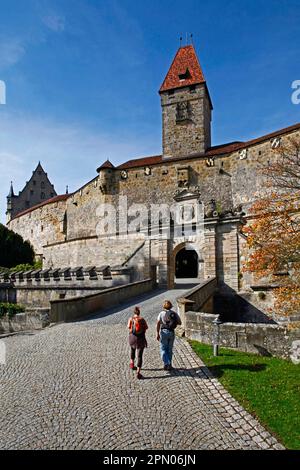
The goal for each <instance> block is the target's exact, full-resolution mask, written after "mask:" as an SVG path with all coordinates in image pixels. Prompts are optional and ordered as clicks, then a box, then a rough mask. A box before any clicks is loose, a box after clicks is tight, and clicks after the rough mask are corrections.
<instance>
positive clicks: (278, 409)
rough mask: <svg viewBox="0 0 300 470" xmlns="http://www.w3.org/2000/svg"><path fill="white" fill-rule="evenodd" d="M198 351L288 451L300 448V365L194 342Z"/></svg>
mask: <svg viewBox="0 0 300 470" xmlns="http://www.w3.org/2000/svg"><path fill="white" fill-rule="evenodd" d="M190 344H191V346H192V347H193V349H194V351H195V352H196V353H197V354H198V356H200V357H201V359H202V360H203V362H205V364H206V365H207V367H208V368H209V369H210V370H211V372H212V373H213V374H214V376H215V377H217V378H218V379H219V381H220V382H221V383H222V384H223V386H224V387H225V388H226V389H227V390H228V391H229V392H230V393H231V395H232V396H233V397H234V398H236V400H237V401H239V402H240V404H241V405H242V406H243V407H244V408H245V409H246V410H247V411H249V412H250V413H251V414H252V415H254V416H256V417H257V418H258V420H259V421H260V422H261V424H263V425H264V426H265V427H266V428H267V429H268V430H269V431H270V432H271V433H272V434H273V435H275V437H277V438H278V440H279V441H280V442H281V443H282V444H283V445H284V446H285V447H287V448H288V449H300V365H294V364H292V363H291V362H289V361H285V360H283V359H277V358H274V357H262V356H257V355H256V354H249V353H244V352H240V351H236V350H232V349H225V348H221V349H220V355H219V356H218V357H214V356H213V355H212V346H210V345H207V344H202V343H199V342H198V341H190Z"/></svg>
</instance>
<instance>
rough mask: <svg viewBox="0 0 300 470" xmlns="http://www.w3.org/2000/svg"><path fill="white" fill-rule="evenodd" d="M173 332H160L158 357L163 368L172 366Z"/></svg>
mask: <svg viewBox="0 0 300 470" xmlns="http://www.w3.org/2000/svg"><path fill="white" fill-rule="evenodd" d="M174 339H175V333H174V331H170V330H160V355H161V358H162V360H163V363H164V365H165V366H169V365H171V364H172V355H173V344H174Z"/></svg>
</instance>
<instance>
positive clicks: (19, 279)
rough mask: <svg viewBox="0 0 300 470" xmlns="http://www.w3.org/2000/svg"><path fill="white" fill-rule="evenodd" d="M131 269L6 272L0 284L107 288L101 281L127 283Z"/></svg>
mask: <svg viewBox="0 0 300 470" xmlns="http://www.w3.org/2000/svg"><path fill="white" fill-rule="evenodd" d="M132 271H133V269H132V268H128V267H122V266H116V267H110V266H107V265H105V266H100V267H96V266H88V267H82V266H77V267H75V268H71V267H66V268H60V269H44V270H43V269H37V270H31V271H16V272H12V273H10V274H8V273H7V272H0V284H11V285H12V286H14V287H20V286H26V285H28V286H29V285H31V286H33V285H35V286H38V285H41V286H42V285H48V286H49V285H51V284H54V285H60V286H62V285H64V284H65V285H66V287H67V286H70V285H73V284H74V285H76V286H78V287H80V286H82V285H85V284H86V283H88V284H89V285H91V281H93V286H94V287H96V286H97V284H101V285H99V287H107V285H108V284H109V283H107V282H106V284H105V286H103V285H102V281H112V282H111V284H112V285H113V284H114V282H113V281H116V280H118V281H120V283H129V282H131V278H132Z"/></svg>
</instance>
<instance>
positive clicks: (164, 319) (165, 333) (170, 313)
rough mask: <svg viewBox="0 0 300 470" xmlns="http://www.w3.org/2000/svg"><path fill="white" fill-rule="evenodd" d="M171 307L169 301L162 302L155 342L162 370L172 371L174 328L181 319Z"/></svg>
mask: <svg viewBox="0 0 300 470" xmlns="http://www.w3.org/2000/svg"><path fill="white" fill-rule="evenodd" d="M172 307H173V305H172V304H171V302H170V301H169V300H165V301H164V304H163V311H162V312H160V314H159V315H158V318H157V324H156V332H157V340H158V341H160V354H161V358H162V361H163V363H164V370H171V369H172V356H173V345H174V339H175V328H176V326H177V325H181V319H180V317H179V315H178V313H176V312H174V310H171V309H172Z"/></svg>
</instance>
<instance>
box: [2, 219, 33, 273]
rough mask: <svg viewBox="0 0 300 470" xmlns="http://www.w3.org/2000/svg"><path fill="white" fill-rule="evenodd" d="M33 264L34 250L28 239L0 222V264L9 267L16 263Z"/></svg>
mask: <svg viewBox="0 0 300 470" xmlns="http://www.w3.org/2000/svg"><path fill="white" fill-rule="evenodd" d="M23 263H28V264H31V265H32V264H33V263H34V251H33V248H32V246H31V244H30V243H29V242H28V241H24V240H23V238H22V237H21V236H20V235H18V234H17V233H15V232H13V231H12V230H9V229H8V228H7V227H5V226H4V225H2V224H0V266H4V267H7V268H11V267H13V266H16V265H18V264H23Z"/></svg>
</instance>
